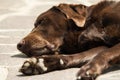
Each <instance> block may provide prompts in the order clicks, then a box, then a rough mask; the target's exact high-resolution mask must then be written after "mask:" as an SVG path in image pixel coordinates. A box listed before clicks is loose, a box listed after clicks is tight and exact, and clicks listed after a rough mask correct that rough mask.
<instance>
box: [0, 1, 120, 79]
mask: <svg viewBox="0 0 120 80" xmlns="http://www.w3.org/2000/svg"><path fill="white" fill-rule="evenodd" d="M97 1H100V0H97ZM64 2H65V3H83V4H86V5H90V4H92V3H96V0H59V1H57V0H51V1H50V0H0V80H75V75H76V73H77V71H78V70H79V68H71V69H66V70H60V71H53V72H49V73H46V74H42V75H36V76H22V75H21V73H19V72H18V70H19V68H20V66H21V65H22V63H23V62H24V60H25V59H27V57H26V56H25V55H23V54H22V53H20V52H19V51H18V50H17V49H16V44H17V43H18V42H19V41H20V40H21V39H22V38H23V37H24V36H25V35H27V34H28V33H29V32H30V31H31V29H32V28H33V24H34V21H35V19H36V17H37V16H38V15H39V14H40V13H42V12H44V11H46V10H47V9H49V8H50V7H51V6H53V5H57V4H59V3H64ZM114 68H117V69H120V66H117V67H114ZM114 70H115V69H114ZM106 79H108V80H120V70H115V71H111V72H108V73H106V74H103V75H101V76H100V77H98V79H97V80H106Z"/></svg>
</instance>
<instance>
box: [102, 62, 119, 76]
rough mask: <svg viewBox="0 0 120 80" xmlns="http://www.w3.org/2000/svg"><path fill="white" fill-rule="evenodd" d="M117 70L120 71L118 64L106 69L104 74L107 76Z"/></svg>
mask: <svg viewBox="0 0 120 80" xmlns="http://www.w3.org/2000/svg"><path fill="white" fill-rule="evenodd" d="M116 70H120V64H116V65H114V66H112V67H110V68H108V69H106V70H105V71H104V72H103V73H102V74H106V73H108V72H112V71H116Z"/></svg>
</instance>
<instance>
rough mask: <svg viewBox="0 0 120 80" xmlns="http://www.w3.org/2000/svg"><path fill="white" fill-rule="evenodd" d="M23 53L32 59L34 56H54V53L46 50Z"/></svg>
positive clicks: (32, 50)
mask: <svg viewBox="0 0 120 80" xmlns="http://www.w3.org/2000/svg"><path fill="white" fill-rule="evenodd" d="M23 53H24V54H25V55H27V56H28V57H32V56H42V55H52V54H54V51H53V50H51V49H47V48H44V49H31V50H29V51H27V52H23Z"/></svg>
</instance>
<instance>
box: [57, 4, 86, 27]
mask: <svg viewBox="0 0 120 80" xmlns="http://www.w3.org/2000/svg"><path fill="white" fill-rule="evenodd" d="M58 8H59V9H60V11H61V12H62V13H64V14H65V15H66V17H67V18H68V19H71V20H73V22H74V23H75V24H76V25H77V26H78V27H84V24H85V21H86V14H87V8H86V6H84V5H72V4H71V5H70V4H60V5H59V6H58Z"/></svg>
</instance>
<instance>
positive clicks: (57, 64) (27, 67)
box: [20, 56, 64, 75]
mask: <svg viewBox="0 0 120 80" xmlns="http://www.w3.org/2000/svg"><path fill="white" fill-rule="evenodd" d="M63 66H64V61H63V59H61V58H59V57H52V56H44V57H40V58H30V59H29V60H26V61H25V62H24V64H23V65H22V67H21V69H20V72H22V73H23V74H25V75H37V74H42V73H46V72H49V71H53V70H57V69H62V67H63Z"/></svg>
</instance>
